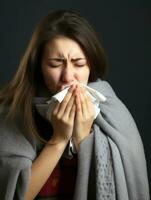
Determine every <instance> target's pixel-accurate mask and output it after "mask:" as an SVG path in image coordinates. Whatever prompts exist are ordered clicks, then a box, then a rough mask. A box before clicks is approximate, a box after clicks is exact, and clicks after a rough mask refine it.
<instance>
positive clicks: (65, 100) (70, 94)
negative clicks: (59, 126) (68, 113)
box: [58, 86, 75, 116]
mask: <svg viewBox="0 0 151 200" xmlns="http://www.w3.org/2000/svg"><path fill="white" fill-rule="evenodd" d="M74 88H75V86H71V87H70V88H69V90H68V92H67V94H66V96H65V98H64V99H63V101H62V102H61V103H60V107H59V113H58V114H59V115H60V116H62V115H63V114H64V112H65V109H66V106H67V104H68V102H69V100H70V98H71V97H72V94H73V91H74Z"/></svg>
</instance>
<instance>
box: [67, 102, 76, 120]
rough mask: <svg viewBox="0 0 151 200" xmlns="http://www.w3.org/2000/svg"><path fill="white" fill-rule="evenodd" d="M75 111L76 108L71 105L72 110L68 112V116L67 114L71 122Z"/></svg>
mask: <svg viewBox="0 0 151 200" xmlns="http://www.w3.org/2000/svg"><path fill="white" fill-rule="evenodd" d="M75 111H76V106H75V104H73V105H72V108H71V110H70V114H69V118H70V119H71V120H73V119H74V117H75Z"/></svg>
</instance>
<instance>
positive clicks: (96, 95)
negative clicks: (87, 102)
mask: <svg viewBox="0 0 151 200" xmlns="http://www.w3.org/2000/svg"><path fill="white" fill-rule="evenodd" d="M80 86H81V87H84V88H86V90H87V94H88V95H90V96H91V98H92V102H93V105H94V108H95V118H96V117H97V115H98V114H99V112H100V108H99V104H100V102H105V101H106V97H105V96H104V95H103V94H101V93H100V92H98V91H96V90H94V89H92V88H90V87H88V86H87V85H84V84H82V83H81V84H80ZM69 88H70V87H67V88H65V89H64V90H62V91H61V92H58V93H57V94H55V95H54V96H52V97H51V100H49V101H47V103H48V104H49V109H48V111H47V118H48V119H49V120H50V119H51V112H52V110H53V108H54V105H55V102H56V101H58V102H60V103H61V102H62V101H63V99H64V97H65V96H66V94H67V92H68V90H69Z"/></svg>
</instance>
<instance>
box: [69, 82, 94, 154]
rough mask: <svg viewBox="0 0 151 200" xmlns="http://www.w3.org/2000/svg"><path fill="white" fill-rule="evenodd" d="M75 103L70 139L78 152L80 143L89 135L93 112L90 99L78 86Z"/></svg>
mask: <svg viewBox="0 0 151 200" xmlns="http://www.w3.org/2000/svg"><path fill="white" fill-rule="evenodd" d="M75 103H76V115H75V122H74V128H73V135H72V137H73V141H74V143H75V145H76V148H77V150H78V148H79V144H80V142H81V141H82V140H83V139H84V138H86V137H87V136H88V135H89V134H90V131H91V127H92V124H93V121H94V116H95V110H94V105H93V103H92V99H91V97H90V96H89V95H88V94H87V92H86V90H85V89H84V88H81V87H80V86H79V85H77V88H76V102H75Z"/></svg>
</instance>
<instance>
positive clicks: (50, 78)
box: [43, 68, 60, 92]
mask: <svg viewBox="0 0 151 200" xmlns="http://www.w3.org/2000/svg"><path fill="white" fill-rule="evenodd" d="M43 77H44V81H45V83H46V86H47V88H48V89H49V90H50V91H52V92H53V91H55V90H56V87H57V83H58V80H59V77H60V72H59V71H57V70H51V69H49V68H48V69H47V70H44V71H43Z"/></svg>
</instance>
